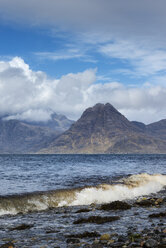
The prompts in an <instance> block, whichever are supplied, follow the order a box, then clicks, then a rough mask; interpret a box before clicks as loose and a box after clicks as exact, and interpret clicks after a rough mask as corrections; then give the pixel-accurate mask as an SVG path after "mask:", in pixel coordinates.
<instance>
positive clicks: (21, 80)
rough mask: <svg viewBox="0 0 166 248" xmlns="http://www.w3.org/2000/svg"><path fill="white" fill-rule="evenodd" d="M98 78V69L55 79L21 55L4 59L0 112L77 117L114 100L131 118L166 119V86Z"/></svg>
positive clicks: (44, 118) (0, 75)
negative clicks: (95, 105)
mask: <svg viewBox="0 0 166 248" xmlns="http://www.w3.org/2000/svg"><path fill="white" fill-rule="evenodd" d="M96 78H97V70H96V69H88V70H85V71H83V72H79V73H76V74H74V73H70V74H67V75H63V76H62V77H61V78H58V79H57V78H55V79H52V78H49V77H48V76H47V75H46V74H45V73H44V72H41V71H32V70H31V69H30V68H29V65H28V64H26V63H25V62H24V60H23V59H22V58H20V57H15V58H13V59H12V60H10V61H0V99H1V100H0V115H1V116H8V119H14V118H15V119H21V120H29V121H47V120H48V119H49V118H50V115H51V114H52V113H53V112H57V113H61V114H65V115H67V116H68V117H69V118H71V119H77V118H79V117H80V115H81V114H82V112H83V111H84V110H85V108H87V107H90V106H93V105H94V104H96V103H97V102H102V103H106V102H110V103H111V104H113V105H114V106H115V107H116V108H118V110H119V111H121V112H122V113H123V114H125V115H126V116H127V117H128V118H129V119H130V120H139V121H143V122H146V123H150V122H153V121H157V120H160V119H163V118H166V101H165V99H166V87H165V86H163V85H157V84H150V83H147V84H144V85H143V86H141V87H139V88H138V87H136V86H135V87H134V86H125V85H124V84H123V82H121V83H120V82H107V83H105V84H102V83H96ZM163 80H164V79H163Z"/></svg>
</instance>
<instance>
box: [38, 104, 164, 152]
mask: <svg viewBox="0 0 166 248" xmlns="http://www.w3.org/2000/svg"><path fill="white" fill-rule="evenodd" d="M144 125H145V124H143V123H139V122H131V121H129V120H128V119H127V118H126V117H125V116H123V115H122V114H121V113H120V112H119V111H118V110H117V109H115V108H114V107H113V106H112V105H111V104H110V103H106V104H101V103H98V104H96V105H95V106H93V107H90V108H88V109H86V110H85V111H84V112H83V114H82V115H81V117H80V119H79V120H78V121H77V122H75V123H74V124H73V125H72V126H71V127H70V128H69V130H67V131H66V132H64V133H63V134H61V135H60V136H59V137H57V138H56V139H55V140H54V141H52V142H51V143H50V145H49V146H48V147H46V148H45V149H42V150H40V151H39V153H62V154H63V153H72V154H74V153H76V154H78V153H81V154H84V153H88V154H89V153H90V154H94V153H166V139H161V138H160V137H159V135H157V134H156V135H153V130H152V131H150V128H149V126H148V125H145V126H144ZM150 127H151V129H153V127H152V126H150ZM163 129H164V128H163ZM164 130H165V131H166V126H165V129H164Z"/></svg>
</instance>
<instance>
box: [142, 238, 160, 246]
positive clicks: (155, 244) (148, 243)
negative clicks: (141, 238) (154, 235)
mask: <svg viewBox="0 0 166 248" xmlns="http://www.w3.org/2000/svg"><path fill="white" fill-rule="evenodd" d="M157 246H158V242H157V241H156V240H154V239H148V240H147V241H146V242H145V243H144V245H143V247H144V248H151V247H157Z"/></svg>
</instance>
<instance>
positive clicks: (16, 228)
mask: <svg viewBox="0 0 166 248" xmlns="http://www.w3.org/2000/svg"><path fill="white" fill-rule="evenodd" d="M32 227H33V225H29V224H21V225H19V226H15V227H12V228H10V230H11V231H14V230H18V231H22V230H26V229H30V228H32Z"/></svg>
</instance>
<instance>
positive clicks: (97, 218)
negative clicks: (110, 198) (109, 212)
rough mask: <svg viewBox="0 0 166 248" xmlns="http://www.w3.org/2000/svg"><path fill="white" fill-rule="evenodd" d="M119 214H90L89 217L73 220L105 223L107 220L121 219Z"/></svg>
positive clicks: (77, 222)
mask: <svg viewBox="0 0 166 248" xmlns="http://www.w3.org/2000/svg"><path fill="white" fill-rule="evenodd" d="M119 219H120V217H119V216H104V217H101V216H90V217H89V218H87V219H86V218H81V219H78V220H76V221H74V222H73V224H83V223H96V224H103V223H106V222H112V221H116V220H119Z"/></svg>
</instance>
